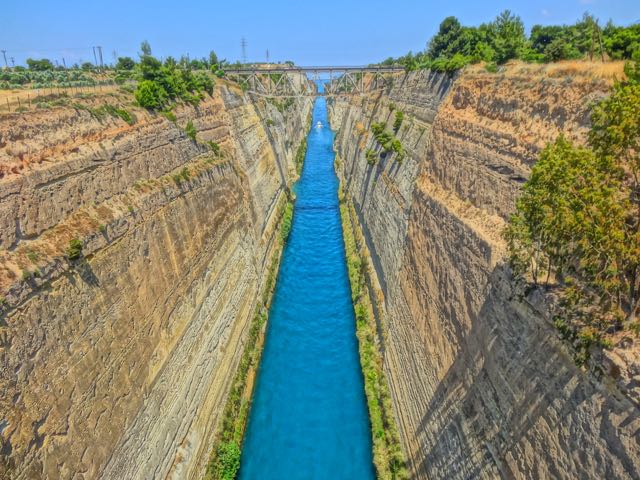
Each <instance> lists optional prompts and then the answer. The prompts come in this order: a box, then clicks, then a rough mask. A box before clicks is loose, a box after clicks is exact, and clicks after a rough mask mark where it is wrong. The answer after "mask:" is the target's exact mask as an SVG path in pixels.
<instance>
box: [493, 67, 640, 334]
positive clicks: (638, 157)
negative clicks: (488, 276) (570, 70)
mask: <svg viewBox="0 0 640 480" xmlns="http://www.w3.org/2000/svg"><path fill="white" fill-rule="evenodd" d="M634 68H637V67H636V66H629V67H628V68H627V70H630V71H631V70H633V69H634ZM592 125H593V126H592V130H591V133H590V135H589V147H577V146H574V145H573V144H572V143H571V142H570V141H568V140H566V139H565V138H564V137H562V136H560V137H559V138H558V139H557V140H556V141H555V142H554V143H553V144H550V145H548V146H547V147H546V148H545V149H544V150H543V151H542V153H541V155H540V158H539V160H538V162H537V163H536V164H535V165H534V167H533V169H532V172H531V176H530V178H529V180H528V181H527V182H526V183H525V185H524V187H523V192H522V195H521V197H520V198H519V200H518V202H517V204H516V213H515V214H514V215H513V216H512V217H511V220H510V222H509V225H508V227H507V229H506V231H505V238H506V240H507V244H508V248H509V253H510V257H511V263H512V265H513V267H514V269H515V270H516V271H517V272H522V273H524V272H527V273H528V274H529V275H530V277H531V279H532V280H533V282H534V283H535V284H537V283H539V282H540V281H541V280H543V279H544V283H545V284H549V283H550V282H551V281H554V282H555V283H556V284H557V285H558V286H559V287H560V288H561V290H562V292H563V296H562V315H564V316H565V317H566V321H567V323H568V324H570V325H572V326H573V328H575V334H576V338H580V339H582V340H584V339H589V338H591V336H592V335H591V334H589V335H587V333H588V332H591V331H592V330H593V331H595V332H597V333H598V335H600V334H601V333H602V332H604V331H605V330H608V329H611V328H613V329H619V328H622V327H623V326H625V325H627V326H628V325H630V324H632V323H634V322H635V321H636V320H637V317H638V311H639V309H640V197H639V196H638V192H640V82H638V80H637V79H636V78H635V77H634V75H631V78H630V79H629V81H627V82H622V83H618V84H616V86H615V87H614V90H613V93H612V94H611V96H609V97H608V98H606V99H605V100H603V101H601V102H600V103H599V104H598V105H597V106H596V107H595V108H594V110H593V114H592ZM582 340H581V344H588V345H591V344H592V343H593V342H586V343H585V341H582Z"/></svg>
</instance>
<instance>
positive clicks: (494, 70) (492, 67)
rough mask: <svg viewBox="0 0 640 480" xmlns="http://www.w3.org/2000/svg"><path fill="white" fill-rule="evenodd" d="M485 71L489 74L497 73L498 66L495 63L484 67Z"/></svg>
mask: <svg viewBox="0 0 640 480" xmlns="http://www.w3.org/2000/svg"><path fill="white" fill-rule="evenodd" d="M484 69H485V70H486V71H487V72H489V73H497V71H498V66H497V65H496V64H495V63H493V62H490V63H487V64H486V65H485V66H484Z"/></svg>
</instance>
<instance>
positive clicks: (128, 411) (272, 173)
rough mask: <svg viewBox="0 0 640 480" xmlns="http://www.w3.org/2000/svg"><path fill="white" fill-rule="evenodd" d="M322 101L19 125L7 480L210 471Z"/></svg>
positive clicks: (5, 228) (5, 428)
mask: <svg viewBox="0 0 640 480" xmlns="http://www.w3.org/2000/svg"><path fill="white" fill-rule="evenodd" d="M112 101H113V99H110V98H104V99H96V104H101V102H107V103H109V102H112ZM310 108H311V103H310V102H308V101H306V102H299V103H297V104H296V105H294V106H293V107H291V108H290V109H289V111H288V112H286V117H285V116H283V115H281V114H280V113H279V112H278V111H277V110H276V109H275V108H274V107H272V106H270V105H269V104H268V103H266V102H264V100H260V99H254V100H252V99H250V98H247V97H246V96H244V95H243V94H242V93H241V92H240V91H239V89H236V88H235V87H233V86H232V85H227V84H225V83H224V82H219V85H218V86H217V87H216V90H215V92H214V95H213V96H212V97H210V98H209V97H208V98H207V99H206V100H205V101H203V102H201V104H200V105H199V106H198V107H196V108H193V107H188V106H182V107H179V108H178V109H176V111H175V114H176V120H175V122H172V121H170V120H168V119H167V118H164V117H163V116H160V115H152V114H149V113H146V112H144V111H142V110H135V109H134V110H135V113H136V116H137V117H138V118H137V121H136V123H135V124H133V125H131V126H129V125H127V124H126V123H125V122H123V121H121V120H119V119H117V118H112V117H106V118H96V116H95V115H92V114H91V112H90V111H88V110H86V109H77V108H73V107H71V106H68V105H67V106H61V107H59V108H53V109H51V110H44V111H35V112H30V113H26V114H21V115H17V114H15V115H13V116H12V118H11V119H6V120H5V119H3V120H4V121H2V123H0V140H1V141H0V162H1V163H2V165H3V167H4V168H3V176H2V177H1V178H0V192H2V193H1V194H0V197H1V198H0V218H1V219H2V220H1V221H2V225H0V232H1V233H0V236H1V245H2V247H3V250H2V251H0V264H1V266H2V268H1V269H0V286H1V287H2V304H1V305H0V308H1V311H2V313H1V314H0V315H1V316H0V362H1V366H2V368H1V369H0V399H1V400H0V402H2V403H1V404H0V440H1V444H0V446H1V447H2V448H1V450H0V459H1V460H2V462H0V477H3V475H5V476H7V477H8V478H16V479H27V478H51V479H53V478H56V479H57V478H75V479H77V478H87V479H89V478H132V479H133V478H200V476H201V475H202V472H203V469H204V466H205V464H206V461H207V459H208V455H209V449H210V447H211V444H212V439H213V434H214V432H215V429H216V425H217V421H218V420H219V418H220V416H221V413H222V408H223V406H224V403H225V399H226V395H227V393H228V387H229V382H230V381H231V379H232V378H233V373H234V372H235V368H236V366H237V363H238V361H239V359H240V356H241V353H242V349H243V344H244V339H245V337H246V335H247V333H248V326H249V322H250V319H251V318H252V316H253V314H254V311H255V305H256V301H257V295H258V294H259V292H260V289H261V285H262V282H263V277H264V274H265V272H266V269H267V268H268V259H269V258H270V257H271V255H272V254H273V252H274V251H275V249H277V248H279V247H278V238H277V236H276V235H275V231H276V227H277V223H278V221H279V219H278V218H277V215H276V213H277V209H276V205H277V203H278V201H279V200H280V199H281V198H282V197H283V196H284V195H285V190H286V189H287V188H288V183H290V181H291V179H292V176H293V173H294V172H295V166H294V155H295V148H296V147H297V145H298V143H299V142H300V141H301V140H302V138H303V136H304V135H305V134H306V132H305V131H304V127H303V126H304V125H306V123H305V121H306V118H307V116H308V115H309V113H310ZM267 119H271V121H270V122H267ZM188 120H192V122H193V124H194V126H195V128H196V131H197V140H198V142H194V141H192V140H191V139H189V138H188V137H187V136H186V135H185V133H184V130H183V129H184V126H185V124H186V122H187V121H188ZM208 141H214V142H216V143H217V144H219V146H220V147H221V152H222V153H221V154H220V155H215V154H214V153H213V152H212V151H211V149H210V147H209V146H207V142H208ZM72 238H79V239H81V241H82V242H83V254H84V257H83V258H82V259H81V260H78V261H75V262H68V261H66V260H65V259H64V258H63V255H64V251H65V249H66V248H67V245H68V243H69V240H70V239H72ZM21 272H22V274H21ZM24 272H27V275H26V276H25V273H24ZM3 478H4V477H3Z"/></svg>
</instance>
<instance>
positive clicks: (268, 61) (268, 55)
mask: <svg viewBox="0 0 640 480" xmlns="http://www.w3.org/2000/svg"><path fill="white" fill-rule="evenodd" d="M267 63H269V49H268V48H267Z"/></svg>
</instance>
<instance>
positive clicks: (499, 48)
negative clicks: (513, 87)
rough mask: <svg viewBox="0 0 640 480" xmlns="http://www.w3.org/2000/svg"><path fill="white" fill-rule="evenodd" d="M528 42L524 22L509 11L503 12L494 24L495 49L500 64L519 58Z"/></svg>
mask: <svg viewBox="0 0 640 480" xmlns="http://www.w3.org/2000/svg"><path fill="white" fill-rule="evenodd" d="M526 40H527V39H526V37H525V34H524V24H523V23H522V20H521V19H520V17H518V16H516V15H512V14H511V12H510V11H509V10H505V11H504V12H502V13H501V14H500V15H498V17H497V18H496V19H495V21H494V22H493V48H494V50H495V51H496V61H497V62H498V63H505V62H507V61H508V60H511V59H513V58H517V56H518V52H519V50H520V49H521V48H523V47H524V46H525V43H526Z"/></svg>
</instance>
